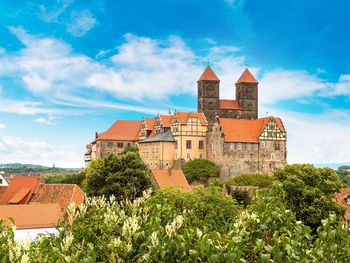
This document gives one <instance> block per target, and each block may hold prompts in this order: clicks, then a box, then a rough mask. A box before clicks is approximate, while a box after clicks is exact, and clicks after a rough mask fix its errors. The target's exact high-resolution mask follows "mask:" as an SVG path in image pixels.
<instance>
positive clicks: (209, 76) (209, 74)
mask: <svg viewBox="0 0 350 263" xmlns="http://www.w3.org/2000/svg"><path fill="white" fill-rule="evenodd" d="M203 80H209V81H220V80H219V78H218V77H217V76H216V75H215V73H214V71H213V70H212V69H211V67H210V66H207V67H206V68H205V70H204V72H203V73H202V75H201V77H200V78H199V80H198V81H203Z"/></svg>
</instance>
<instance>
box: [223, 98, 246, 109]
mask: <svg viewBox="0 0 350 263" xmlns="http://www.w3.org/2000/svg"><path fill="white" fill-rule="evenodd" d="M219 107H220V109H222V110H240V109H241V106H240V105H239V101H238V100H219Z"/></svg>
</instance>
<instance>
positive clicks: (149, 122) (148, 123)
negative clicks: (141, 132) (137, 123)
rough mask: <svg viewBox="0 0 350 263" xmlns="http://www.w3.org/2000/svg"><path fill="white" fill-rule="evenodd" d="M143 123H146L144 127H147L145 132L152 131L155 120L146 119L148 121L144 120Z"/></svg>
mask: <svg viewBox="0 0 350 263" xmlns="http://www.w3.org/2000/svg"><path fill="white" fill-rule="evenodd" d="M145 121H146V125H147V130H149V131H153V129H154V123H155V121H156V119H155V118H148V119H145Z"/></svg>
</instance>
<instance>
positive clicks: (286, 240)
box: [0, 185, 350, 263]
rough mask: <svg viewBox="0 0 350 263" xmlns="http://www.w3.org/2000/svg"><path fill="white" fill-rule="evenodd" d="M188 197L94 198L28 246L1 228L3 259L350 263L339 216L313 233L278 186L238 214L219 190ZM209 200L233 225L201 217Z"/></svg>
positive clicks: (349, 243)
mask: <svg viewBox="0 0 350 263" xmlns="http://www.w3.org/2000/svg"><path fill="white" fill-rule="evenodd" d="M169 194H170V196H169ZM189 196H190V194H186V193H181V192H176V191H173V192H170V191H169V190H166V191H162V190H160V191H157V192H156V193H155V195H154V196H152V197H151V196H150V192H147V193H145V194H144V195H143V196H142V197H140V198H138V199H136V200H134V201H133V202H130V201H125V202H121V203H120V202H117V201H116V199H115V198H114V197H111V198H109V199H106V198H104V197H98V198H92V199H91V198H89V199H88V200H87V203H86V204H85V205H81V206H79V207H74V206H70V207H69V209H68V214H67V218H66V220H65V221H62V222H61V224H60V228H59V234H58V235H57V236H53V235H51V236H45V237H44V236H42V237H40V238H39V239H37V240H36V241H35V242H32V243H30V244H28V246H23V245H21V244H19V243H18V244H16V243H15V242H14V240H13V231H12V229H7V228H3V226H2V225H1V222H0V232H1V233H2V234H1V236H0V256H1V259H2V260H3V261H4V262H39V263H41V262H58V263H61V262H248V263H251V262H281V263H282V262H283V263H290V262H305V263H306V262H348V259H349V257H350V251H349V247H350V231H349V230H348V229H347V228H345V229H343V228H342V225H341V223H339V221H337V217H336V216H335V215H331V216H330V217H329V218H327V219H325V220H323V221H322V226H321V227H319V228H318V230H317V233H315V234H313V232H312V231H311V229H310V228H309V227H308V226H306V225H304V224H303V223H301V222H300V221H296V218H295V215H294V213H293V212H292V211H290V210H288V209H286V206H285V204H284V203H283V202H282V199H283V196H284V191H283V188H282V186H280V185H277V186H274V187H273V189H271V190H269V189H264V190H261V191H259V192H257V194H256V197H255V198H254V199H253V200H252V204H251V205H249V206H247V208H246V209H241V208H240V207H235V205H234V204H233V203H232V198H230V197H224V196H222V195H220V192H219V191H218V190H216V189H208V190H202V191H199V192H196V193H194V196H195V197H191V198H192V199H191V200H187V198H188V197H189ZM207 200H209V201H208V209H207V210H211V209H213V211H212V213H213V214H214V213H216V212H217V213H219V214H221V213H223V214H226V213H227V215H226V217H227V218H228V219H229V220H226V221H224V222H222V221H221V219H220V218H218V220H216V221H217V222H220V223H219V224H217V222H215V221H214V222H213V221H212V220H211V217H209V218H207V217H206V214H205V213H204V214H202V212H203V211H202V210H201V209H198V207H196V203H197V202H199V203H201V204H200V205H199V208H200V207H205V202H206V201H207ZM230 200H231V201H230ZM219 204H224V206H223V207H222V208H220V207H218V205H219ZM191 205H192V206H191ZM191 207H193V209H192V208H191ZM231 208H232V212H230V211H231V210H230V209H231ZM197 216H198V217H199V219H198V221H196V220H195V221H194V220H193V219H195V218H196V217H197ZM207 219H209V220H207ZM211 224H215V225H214V226H213V227H210V225H211Z"/></svg>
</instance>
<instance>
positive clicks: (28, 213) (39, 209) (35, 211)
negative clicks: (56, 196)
mask: <svg viewBox="0 0 350 263" xmlns="http://www.w3.org/2000/svg"><path fill="white" fill-rule="evenodd" d="M61 215H62V213H61V208H60V206H59V205H58V204H24V205H0V218H1V219H3V220H4V221H5V225H8V226H9V225H11V224H12V222H11V221H10V218H12V219H13V220H14V221H15V225H16V228H17V229H28V228H49V227H50V228H51V227H55V226H56V225H57V223H58V222H59V220H60V218H61Z"/></svg>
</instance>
